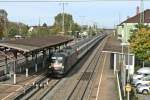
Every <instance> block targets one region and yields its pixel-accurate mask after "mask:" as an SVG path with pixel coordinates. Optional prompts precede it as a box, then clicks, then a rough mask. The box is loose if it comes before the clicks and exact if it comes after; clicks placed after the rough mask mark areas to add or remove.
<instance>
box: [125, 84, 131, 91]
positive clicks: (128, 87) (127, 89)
mask: <svg viewBox="0 0 150 100" xmlns="http://www.w3.org/2000/svg"><path fill="white" fill-rule="evenodd" d="M125 88H126V91H127V92H130V91H131V85H130V84H127V85H126V87H125Z"/></svg>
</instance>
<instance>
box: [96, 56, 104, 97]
mask: <svg viewBox="0 0 150 100" xmlns="http://www.w3.org/2000/svg"><path fill="white" fill-rule="evenodd" d="M105 62H106V55H105V57H104V62H103V66H102V71H101V75H100V78H99V84H98V89H97V92H96V100H98V96H99V91H100V85H101V82H102V77H103V72H104V65H105Z"/></svg>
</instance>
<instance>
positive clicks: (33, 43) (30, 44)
mask: <svg viewBox="0 0 150 100" xmlns="http://www.w3.org/2000/svg"><path fill="white" fill-rule="evenodd" d="M72 40H73V39H72V38H70V37H67V36H47V37H34V38H25V39H17V40H9V41H5V42H1V43H0V47H1V48H2V47H5V48H9V49H15V50H18V51H23V52H25V53H27V52H32V51H36V50H42V49H45V48H51V47H55V46H58V45H62V44H66V43H68V42H70V41H72Z"/></svg>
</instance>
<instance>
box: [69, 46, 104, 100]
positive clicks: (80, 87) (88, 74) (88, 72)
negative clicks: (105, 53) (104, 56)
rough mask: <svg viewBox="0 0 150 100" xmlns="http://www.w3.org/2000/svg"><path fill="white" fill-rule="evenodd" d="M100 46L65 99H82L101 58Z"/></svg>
mask: <svg viewBox="0 0 150 100" xmlns="http://www.w3.org/2000/svg"><path fill="white" fill-rule="evenodd" d="M100 51H101V47H99V48H98V50H97V51H96V53H95V55H94V57H93V59H92V60H91V62H90V63H89V65H88V66H87V68H86V69H85V70H84V72H83V73H82V75H81V77H80V78H79V79H78V82H77V83H76V85H75V87H74V88H73V90H72V92H71V93H70V94H69V96H68V98H67V100H83V99H84V97H85V93H86V91H87V89H88V87H89V84H90V82H91V81H92V80H93V76H94V73H95V69H96V67H97V64H98V61H99V59H100V58H101V52H100Z"/></svg>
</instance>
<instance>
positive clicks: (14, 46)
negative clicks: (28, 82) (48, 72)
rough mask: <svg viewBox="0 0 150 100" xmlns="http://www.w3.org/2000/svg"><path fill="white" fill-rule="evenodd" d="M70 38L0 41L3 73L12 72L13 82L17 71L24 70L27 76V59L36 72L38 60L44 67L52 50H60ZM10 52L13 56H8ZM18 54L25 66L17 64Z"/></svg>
mask: <svg viewBox="0 0 150 100" xmlns="http://www.w3.org/2000/svg"><path fill="white" fill-rule="evenodd" d="M72 40H73V39H72V38H70V37H65V36H48V37H34V38H27V39H17V40H11V41H5V42H2V43H0V52H1V54H3V55H4V56H5V68H4V72H5V74H11V73H12V74H11V75H14V84H15V83H16V80H15V77H16V73H17V72H23V71H24V72H26V77H28V71H29V69H30V66H29V59H30V60H31V61H32V68H34V69H35V72H37V71H38V65H39V61H40V62H42V63H41V64H40V66H42V67H43V68H44V67H45V66H46V60H47V58H48V57H50V55H51V54H52V52H54V51H57V50H61V49H62V48H63V47H66V45H67V43H69V42H70V41H72ZM10 52H11V53H12V55H13V57H10V55H9V53H10ZM20 55H21V56H22V57H23V58H25V61H24V62H25V66H19V61H18V58H19V57H20ZM39 56H40V57H41V59H40V60H38V58H39ZM10 60H13V65H12V64H11V65H9V64H8V63H9V61H10Z"/></svg>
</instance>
